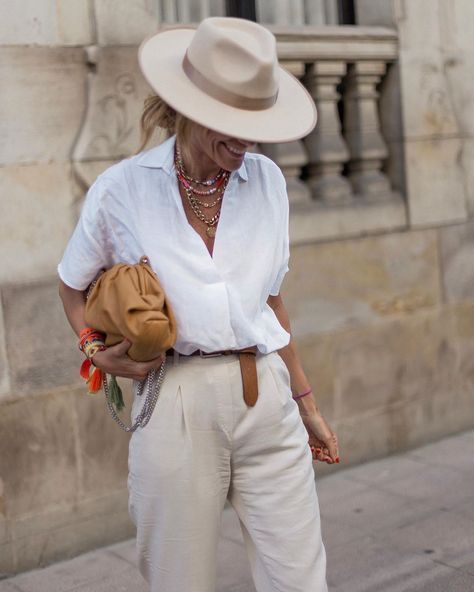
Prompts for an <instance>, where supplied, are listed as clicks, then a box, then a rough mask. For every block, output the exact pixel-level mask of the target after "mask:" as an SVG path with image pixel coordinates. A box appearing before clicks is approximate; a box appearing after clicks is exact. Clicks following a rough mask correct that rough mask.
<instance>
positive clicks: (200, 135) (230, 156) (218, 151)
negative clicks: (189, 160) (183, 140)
mask: <svg viewBox="0 0 474 592" xmlns="http://www.w3.org/2000/svg"><path fill="white" fill-rule="evenodd" d="M254 144H255V142H250V141H248V140H241V139H238V138H233V137H232V136H225V135H223V134H220V133H218V132H215V131H213V130H210V129H208V128H205V127H202V126H200V125H197V124H194V125H193V126H192V128H191V130H190V132H189V148H190V151H191V154H192V157H193V160H194V161H195V162H196V164H198V165H199V166H201V167H203V168H206V167H207V168H212V167H216V166H217V167H219V168H222V169H225V170H226V171H235V170H237V169H238V168H240V166H241V164H242V161H243V160H244V156H245V152H246V151H247V150H248V149H249V148H251V147H252V146H253V145H254Z"/></svg>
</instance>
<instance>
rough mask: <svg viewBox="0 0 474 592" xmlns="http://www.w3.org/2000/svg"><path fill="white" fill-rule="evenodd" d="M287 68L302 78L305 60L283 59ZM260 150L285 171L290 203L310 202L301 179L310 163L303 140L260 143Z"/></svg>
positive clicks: (309, 193) (309, 195)
mask: <svg viewBox="0 0 474 592" xmlns="http://www.w3.org/2000/svg"><path fill="white" fill-rule="evenodd" d="M281 64H282V65H283V66H284V68H285V70H287V71H288V72H290V73H291V74H293V76H296V77H297V78H301V77H302V76H303V75H304V64H303V62H292V61H283V62H281ZM260 151H261V152H262V154H265V155H266V156H268V157H269V158H271V159H272V160H273V161H275V162H276V163H277V165H278V166H279V167H280V168H281V170H282V171H283V174H284V175H285V179H286V186H287V190H288V197H289V200H290V203H297V202H304V203H308V201H309V200H310V199H311V192H310V190H309V187H308V186H307V185H306V183H303V181H301V179H300V176H301V169H302V168H303V167H304V166H305V165H306V164H308V155H307V153H306V150H305V147H304V145H303V142H302V141H301V140H298V141H296V142H284V143H281V144H260Z"/></svg>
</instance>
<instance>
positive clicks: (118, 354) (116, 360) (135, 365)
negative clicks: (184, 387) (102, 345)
mask: <svg viewBox="0 0 474 592" xmlns="http://www.w3.org/2000/svg"><path fill="white" fill-rule="evenodd" d="M131 345H132V344H131V343H130V341H128V340H127V339H124V340H123V341H121V342H120V343H117V345H112V346H111V347H108V348H107V349H104V350H103V351H98V352H97V353H96V354H95V355H94V356H93V363H94V366H97V368H100V369H101V370H103V371H104V372H107V374H112V375H113V376H122V377H123V378H131V379H133V380H139V381H141V380H144V379H145V378H146V376H147V374H148V372H149V371H150V370H152V369H153V368H159V367H160V366H161V363H162V362H163V356H159V357H157V358H154V359H153V360H150V361H148V362H135V361H134V360H132V359H131V358H129V357H128V355H127V352H128V350H129V349H130V346H131Z"/></svg>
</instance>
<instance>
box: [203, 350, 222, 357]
mask: <svg viewBox="0 0 474 592" xmlns="http://www.w3.org/2000/svg"><path fill="white" fill-rule="evenodd" d="M199 356H200V357H201V358H218V357H219V356H222V354H221V353H220V352H217V353H213V352H203V351H202V350H201V349H200V350H199Z"/></svg>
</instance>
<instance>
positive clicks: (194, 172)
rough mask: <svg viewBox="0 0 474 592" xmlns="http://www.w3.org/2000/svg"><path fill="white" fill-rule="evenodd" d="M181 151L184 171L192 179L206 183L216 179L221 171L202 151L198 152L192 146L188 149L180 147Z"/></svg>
mask: <svg viewBox="0 0 474 592" xmlns="http://www.w3.org/2000/svg"><path fill="white" fill-rule="evenodd" d="M179 149H180V152H181V159H182V162H183V167H184V170H185V171H186V173H187V174H188V175H190V176H191V177H194V178H196V179H200V180H202V181H205V180H207V179H212V178H214V177H215V176H216V175H217V174H218V173H219V171H220V170H221V169H220V167H219V166H218V165H217V164H216V163H215V162H214V161H213V160H211V159H210V158H209V157H208V156H207V155H206V154H204V153H203V152H202V150H196V149H195V148H194V147H193V146H192V145H189V146H187V148H186V149H183V146H179Z"/></svg>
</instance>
